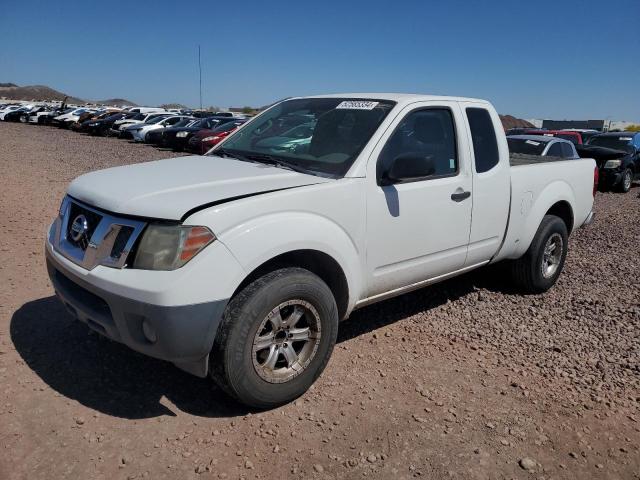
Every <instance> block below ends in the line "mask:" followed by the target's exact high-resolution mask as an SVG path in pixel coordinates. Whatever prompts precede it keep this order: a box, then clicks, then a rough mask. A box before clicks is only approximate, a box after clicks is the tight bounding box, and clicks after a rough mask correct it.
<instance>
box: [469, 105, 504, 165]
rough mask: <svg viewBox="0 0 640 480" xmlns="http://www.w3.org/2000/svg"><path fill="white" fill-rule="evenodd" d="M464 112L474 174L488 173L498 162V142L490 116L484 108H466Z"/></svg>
mask: <svg viewBox="0 0 640 480" xmlns="http://www.w3.org/2000/svg"><path fill="white" fill-rule="evenodd" d="M466 111H467V119H468V120H469V127H470V129H471V139H472V140H473V155H474V157H475V163H476V172H477V173H483V172H488V171H489V170H491V169H492V168H493V167H495V166H496V165H497V164H498V162H499V161H500V154H499V153H498V140H497V139H496V131H495V129H494V128H493V122H492V121H491V115H489V112H488V111H487V110H485V109H484V108H467V110H466Z"/></svg>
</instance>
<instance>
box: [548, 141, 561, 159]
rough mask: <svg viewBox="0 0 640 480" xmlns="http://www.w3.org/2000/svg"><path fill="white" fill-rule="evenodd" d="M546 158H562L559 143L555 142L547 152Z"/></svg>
mask: <svg viewBox="0 0 640 480" xmlns="http://www.w3.org/2000/svg"><path fill="white" fill-rule="evenodd" d="M547 156H548V157H562V147H561V146H560V142H556V143H554V144H553V145H551V146H550V147H549V150H548V151H547Z"/></svg>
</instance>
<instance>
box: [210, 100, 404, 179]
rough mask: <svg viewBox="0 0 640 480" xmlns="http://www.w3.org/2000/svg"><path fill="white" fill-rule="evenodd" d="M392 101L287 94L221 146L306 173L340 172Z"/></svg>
mask: <svg viewBox="0 0 640 480" xmlns="http://www.w3.org/2000/svg"><path fill="white" fill-rule="evenodd" d="M394 105H395V102H390V101H386V100H374V99H371V100H369V99H367V100H363V99H348V98H302V99H295V100H287V101H284V102H282V103H280V104H278V105H276V106H275V107H273V108H271V109H269V110H267V111H266V112H265V113H263V114H261V115H260V116H258V117H257V118H256V119H255V120H253V121H252V122H251V123H249V124H248V125H247V126H245V127H243V128H241V129H240V130H238V132H236V133H235V134H234V135H233V136H231V137H229V139H228V140H226V141H225V142H224V143H223V144H222V147H221V148H223V149H224V152H229V153H230V154H232V155H237V156H239V157H245V158H247V157H248V158H249V159H250V160H254V159H255V160H256V161H260V160H262V159H264V160H267V159H268V160H274V159H275V160H277V161H278V162H281V163H283V164H287V165H289V166H291V167H295V168H299V169H304V170H306V171H309V173H320V174H326V175H329V176H334V177H341V176H344V175H345V174H346V173H347V171H348V170H349V168H350V167H351V165H352V164H353V162H354V161H355V159H356V157H357V156H358V155H359V154H360V152H361V151H362V149H363V148H364V146H365V145H366V144H367V142H368V141H369V139H370V138H371V136H372V135H373V134H374V132H375V131H376V129H377V128H378V127H379V126H380V124H381V123H382V121H383V120H384V118H385V117H386V116H387V114H388V113H389V112H390V111H391V109H392V108H393V106H394ZM217 150H218V149H215V150H214V151H212V152H211V153H212V154H214V155H215V154H216V151H217Z"/></svg>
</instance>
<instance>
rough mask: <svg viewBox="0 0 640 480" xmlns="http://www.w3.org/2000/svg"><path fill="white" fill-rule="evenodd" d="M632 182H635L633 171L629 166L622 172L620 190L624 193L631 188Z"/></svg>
mask: <svg viewBox="0 0 640 480" xmlns="http://www.w3.org/2000/svg"><path fill="white" fill-rule="evenodd" d="M632 183H633V172H632V171H631V169H630V168H627V169H626V170H625V171H624V172H623V173H622V179H621V180H620V186H619V187H618V190H619V191H620V192H622V193H627V192H628V191H629V190H631V184H632Z"/></svg>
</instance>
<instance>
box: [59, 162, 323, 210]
mask: <svg viewBox="0 0 640 480" xmlns="http://www.w3.org/2000/svg"><path fill="white" fill-rule="evenodd" d="M330 181H331V180H330V179H328V178H323V177H317V176H315V175H307V174H304V173H298V172H293V171H290V170H285V169H282V168H277V167H272V166H268V165H261V164H256V163H249V162H243V161H240V160H235V159H231V158H226V157H225V158H223V157H217V156H199V155H193V156H188V157H178V158H172V159H168V160H159V161H155V162H147V163H140V164H137V165H127V166H123V167H115V168H107V169H105V170H98V171H95V172H91V173H87V174H85V175H82V176H80V177H78V178H76V179H75V180H74V181H73V182H72V183H71V185H69V188H68V189H67V193H68V194H69V195H70V196H72V197H73V198H75V199H77V200H80V201H82V202H85V203H87V204H88V205H92V206H94V207H97V208H101V209H104V210H107V211H110V212H113V213H119V214H124V215H133V216H140V217H149V218H158V219H166V220H180V219H182V218H183V217H184V216H185V214H187V212H189V211H191V210H193V209H197V208H198V207H201V206H203V205H208V204H213V203H218V202H223V201H225V200H230V199H234V198H237V197H245V196H249V195H255V194H259V193H266V192H271V191H274V190H282V189H287V188H293V187H301V186H304V185H314V184H318V183H326V182H330Z"/></svg>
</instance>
